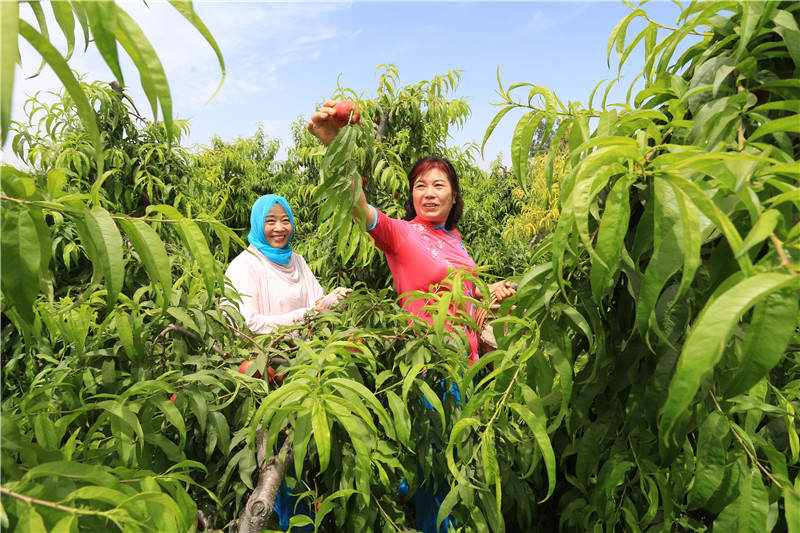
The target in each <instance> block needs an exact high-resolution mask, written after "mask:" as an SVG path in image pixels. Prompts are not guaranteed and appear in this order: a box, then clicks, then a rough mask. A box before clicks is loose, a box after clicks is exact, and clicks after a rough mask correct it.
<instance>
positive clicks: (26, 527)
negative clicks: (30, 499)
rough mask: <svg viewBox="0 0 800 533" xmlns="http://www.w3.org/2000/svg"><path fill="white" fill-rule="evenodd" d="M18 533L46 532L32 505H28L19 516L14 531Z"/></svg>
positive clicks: (42, 521) (39, 516)
mask: <svg viewBox="0 0 800 533" xmlns="http://www.w3.org/2000/svg"><path fill="white" fill-rule="evenodd" d="M14 531H17V532H18V533H42V532H43V531H48V529H47V528H46V527H45V525H44V520H42V516H41V515H40V514H39V513H37V512H36V509H35V508H34V507H33V505H28V507H27V508H26V509H25V512H24V513H21V514H20V517H19V522H17V527H16V528H15V529H14Z"/></svg>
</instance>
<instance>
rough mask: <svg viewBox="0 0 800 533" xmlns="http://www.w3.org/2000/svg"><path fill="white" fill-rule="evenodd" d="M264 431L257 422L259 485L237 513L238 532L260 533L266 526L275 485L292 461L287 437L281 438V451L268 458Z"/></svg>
mask: <svg viewBox="0 0 800 533" xmlns="http://www.w3.org/2000/svg"><path fill="white" fill-rule="evenodd" d="M267 435H268V432H267V431H266V430H264V431H263V435H262V427H261V426H259V427H258V430H257V431H256V464H257V465H258V485H256V488H255V490H253V493H252V494H251V495H250V497H249V498H248V499H247V503H246V504H245V506H244V508H243V509H242V512H241V514H240V515H239V533H261V532H262V531H264V529H266V525H267V519H268V518H269V516H270V515H271V514H272V511H273V508H274V507H275V497H276V496H277V495H278V489H279V488H280V486H281V483H283V478H284V477H285V476H286V468H287V467H288V466H289V465H290V464H292V461H294V452H293V449H292V446H291V444H289V439H288V438H287V439H286V440H284V441H283V446H281V449H280V451H279V452H278V453H277V454H274V453H273V454H271V455H270V457H269V461H267ZM281 457H282V458H283V459H282V460H281Z"/></svg>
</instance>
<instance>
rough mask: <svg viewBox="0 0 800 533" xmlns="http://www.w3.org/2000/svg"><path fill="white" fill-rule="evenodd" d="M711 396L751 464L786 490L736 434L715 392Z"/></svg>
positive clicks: (710, 392) (711, 392)
mask: <svg viewBox="0 0 800 533" xmlns="http://www.w3.org/2000/svg"><path fill="white" fill-rule="evenodd" d="M709 394H710V395H711V399H712V400H714V405H716V406H717V410H718V411H719V412H720V413H722V416H724V417H725V421H726V422H727V423H728V427H729V428H730V430H731V433H733V436H734V437H736V440H738V441H739V444H741V445H742V448H744V451H745V453H747V456H748V457H750V461H751V462H753V463H755V464H756V466H758V468H759V469H760V470H761V471H762V472H764V475H765V476H767V477H768V478H769V479H770V481H772V482H773V483H774V484H775V485H777V486H778V488H780V489H781V490H786V487H784V486H783V485H781V484H780V482H779V481H778V480H777V479H775V477H774V476H773V475H772V473H771V472H770V471H769V470H767V469H766V468H765V467H764V466H763V465H762V464H761V461H759V460H758V457H756V456H755V455H753V452H751V451H750V448H748V447H747V444H745V442H744V441H743V440H742V438H741V437H740V436H739V434H738V433H737V432H736V429H735V428H734V427H733V424H731V422H730V420H728V416H727V415H726V414H725V411H723V410H722V407H720V405H719V402H718V401H717V397H716V396H715V395H714V392H713V391H709Z"/></svg>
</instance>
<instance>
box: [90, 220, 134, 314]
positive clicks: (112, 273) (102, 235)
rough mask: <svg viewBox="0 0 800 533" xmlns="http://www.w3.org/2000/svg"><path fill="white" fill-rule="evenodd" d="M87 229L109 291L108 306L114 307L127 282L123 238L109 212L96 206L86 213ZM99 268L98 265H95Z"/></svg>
mask: <svg viewBox="0 0 800 533" xmlns="http://www.w3.org/2000/svg"><path fill="white" fill-rule="evenodd" d="M84 216H85V219H86V227H87V228H88V229H89V234H90V237H91V239H92V242H93V243H94V247H95V251H96V252H97V258H98V260H99V261H100V265H99V266H100V268H101V270H102V272H103V277H104V278H105V281H106V290H107V291H108V299H107V305H108V308H109V309H112V308H113V307H114V304H116V302H117V297H118V296H119V293H120V291H121V290H122V284H123V283H124V282H125V267H124V264H123V256H122V236H121V235H120V233H119V229H117V225H116V224H115V223H114V220H113V219H112V218H111V215H109V213H108V211H106V210H105V209H103V208H102V207H99V206H96V207H93V208H92V209H90V210H86V211H85V212H84ZM95 268H97V265H95Z"/></svg>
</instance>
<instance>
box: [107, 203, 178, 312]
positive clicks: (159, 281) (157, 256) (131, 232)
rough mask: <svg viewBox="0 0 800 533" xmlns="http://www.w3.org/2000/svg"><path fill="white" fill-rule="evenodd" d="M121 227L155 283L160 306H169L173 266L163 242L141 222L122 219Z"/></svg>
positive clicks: (150, 228) (151, 229) (148, 226)
mask: <svg viewBox="0 0 800 533" xmlns="http://www.w3.org/2000/svg"><path fill="white" fill-rule="evenodd" d="M119 225H120V227H122V229H123V231H125V234H126V235H127V236H128V238H129V239H130V240H131V243H132V244H133V248H134V249H135V250H136V253H138V254H139V257H140V258H141V260H142V262H143V263H144V266H145V269H146V270H147V273H148V274H149V275H150V278H151V279H152V280H153V281H154V284H155V286H156V287H157V289H158V290H157V292H156V294H157V297H158V300H159V302H160V305H161V306H162V307H166V306H168V305H169V302H171V301H172V266H171V265H170V262H169V256H168V255H167V249H166V247H165V246H164V243H163V241H162V240H161V238H160V237H159V236H158V233H156V232H155V230H154V229H153V228H152V227H150V225H148V224H147V223H145V222H143V221H141V220H135V219H121V220H120V221H119Z"/></svg>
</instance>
